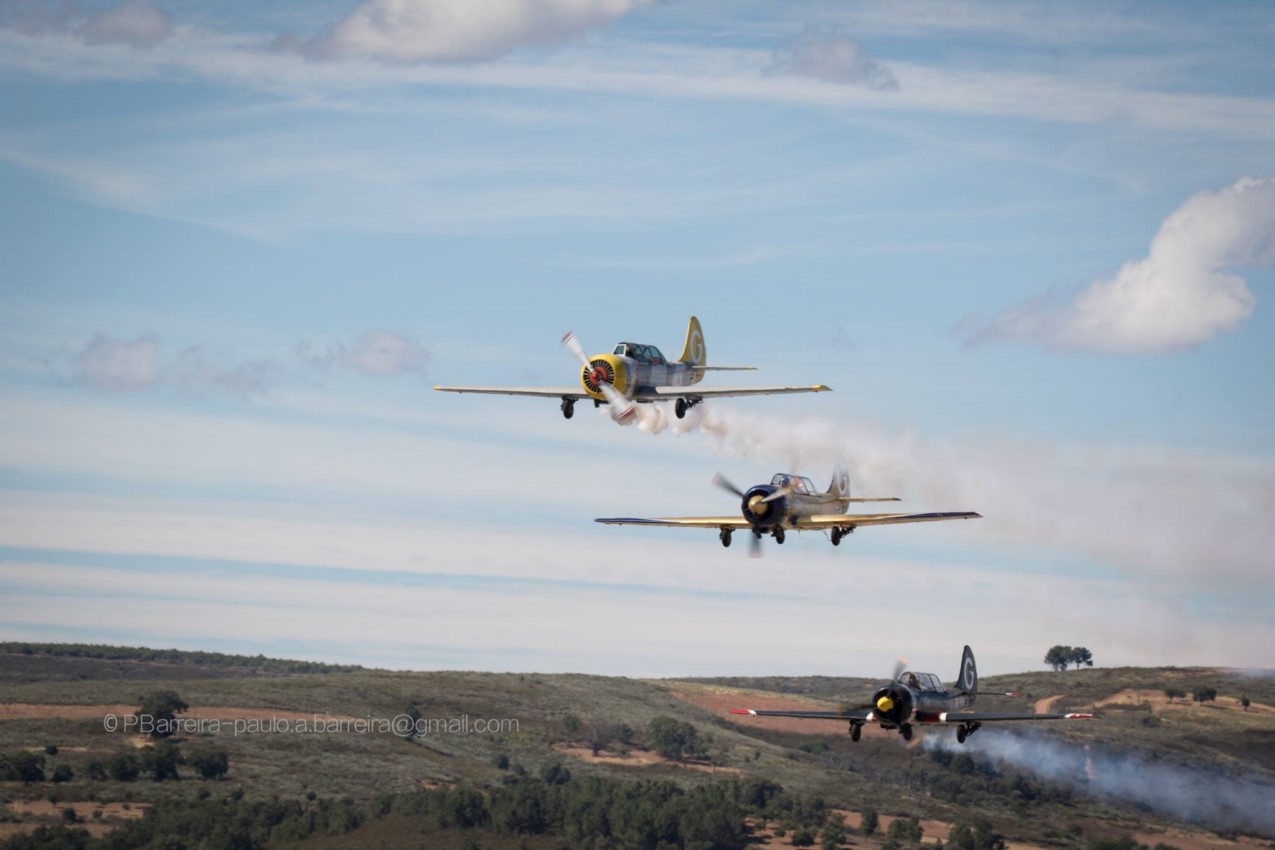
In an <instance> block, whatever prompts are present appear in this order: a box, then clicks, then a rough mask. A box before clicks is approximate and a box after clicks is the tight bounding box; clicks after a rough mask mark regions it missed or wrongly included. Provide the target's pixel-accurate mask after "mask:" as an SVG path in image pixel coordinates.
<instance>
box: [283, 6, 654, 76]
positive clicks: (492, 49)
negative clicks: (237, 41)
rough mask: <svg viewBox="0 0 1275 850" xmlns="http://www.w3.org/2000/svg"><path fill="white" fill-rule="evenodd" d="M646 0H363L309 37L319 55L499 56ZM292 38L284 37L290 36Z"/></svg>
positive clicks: (305, 46)
mask: <svg viewBox="0 0 1275 850" xmlns="http://www.w3.org/2000/svg"><path fill="white" fill-rule="evenodd" d="M646 2H648V0H364V2H363V3H361V4H360V5H359V6H358V8H356V9H355V10H354V11H353V12H351V13H350V14H349V15H348V16H347V17H346V18H344V19H343V20H341V21H340V22H338V23H337V24H335V25H334V26H332V27H331V28H329V29H328V30H326V31H325V32H323V33H321V34H320V35H318V36H315V37H314V38H313V39H310V40H309V41H307V42H304V43H298V46H299V47H301V49H302V50H303V52H304V53H305V54H306V55H307V56H309V57H311V58H318V59H339V58H347V57H352V56H359V57H367V58H372V59H380V60H386V61H390V62H409V63H412V62H458V61H462V62H463V61H473V60H481V59H493V58H495V57H498V56H503V55H504V54H506V53H509V52H510V51H512V50H514V49H516V48H518V47H521V46H523V45H529V44H544V43H551V42H558V41H564V40H567V39H570V38H573V37H575V36H578V35H580V34H581V33H584V32H586V31H588V30H590V29H592V28H594V27H596V26H599V25H600V24H603V23H605V22H606V21H609V20H611V19H613V18H616V17H619V16H620V15H624V14H626V13H628V12H629V11H631V10H632V9H634V8H635V7H637V6H640V5H642V4H643V3H646ZM285 43H286V42H285Z"/></svg>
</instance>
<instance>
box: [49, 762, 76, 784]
mask: <svg viewBox="0 0 1275 850" xmlns="http://www.w3.org/2000/svg"><path fill="white" fill-rule="evenodd" d="M74 776H75V772H74V771H73V770H71V765H69V764H60V765H58V766H57V767H55V768H53V781H54V782H70V781H71V779H72V778H73V777H74Z"/></svg>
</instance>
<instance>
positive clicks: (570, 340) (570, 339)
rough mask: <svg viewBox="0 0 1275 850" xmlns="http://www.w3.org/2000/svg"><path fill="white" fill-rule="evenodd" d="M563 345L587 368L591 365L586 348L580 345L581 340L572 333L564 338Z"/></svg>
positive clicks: (564, 335) (568, 333) (567, 333)
mask: <svg viewBox="0 0 1275 850" xmlns="http://www.w3.org/2000/svg"><path fill="white" fill-rule="evenodd" d="M562 344H563V345H565V346H566V347H567V350H568V351H570V352H571V353H572V354H574V355H575V356H576V358H577V359H579V361H580V362H581V363H583V364H584V365H585V366H588V365H589V355H587V354H585V353H584V346H582V345H581V344H580V340H578V339H576V335H575V334H573V333H572V332H571V331H567V332H566V333H565V334H563V336H562Z"/></svg>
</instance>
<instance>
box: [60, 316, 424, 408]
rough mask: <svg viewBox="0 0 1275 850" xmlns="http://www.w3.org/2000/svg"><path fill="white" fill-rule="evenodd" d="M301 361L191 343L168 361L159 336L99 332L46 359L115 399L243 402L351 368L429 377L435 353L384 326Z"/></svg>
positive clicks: (300, 353) (306, 349) (306, 351)
mask: <svg viewBox="0 0 1275 850" xmlns="http://www.w3.org/2000/svg"><path fill="white" fill-rule="evenodd" d="M295 356H296V359H295V362H294V363H293V364H292V365H291V366H289V365H288V364H287V363H285V362H284V361H281V360H277V359H271V358H260V359H255V360H242V359H236V358H235V357H233V356H232V355H231V354H229V353H224V352H223V353H212V352H210V351H209V350H208V348H207V347H206V346H203V345H190V346H186V347H184V348H182V349H181V350H179V351H177V352H176V354H173V355H166V354H165V352H164V349H163V345H162V342H161V340H160V337H159V336H158V335H157V334H154V333H148V334H142V335H141V336H138V337H136V338H135V339H116V338H113V337H110V336H107V335H106V334H102V333H98V334H94V336H93V337H92V338H91V339H90V340H89V341H88V342H87V343H85V344H84V345H83V347H81V348H80V349H79V350H78V351H76V352H75V353H74V354H72V355H71V356H70V358H69V361H68V360H67V358H65V357H63V358H61V362H59V358H57V357H52V358H46V362H47V363H48V371H50V372H52V373H53V374H55V375H57V374H63V375H65V376H67V377H69V378H70V380H72V381H73V382H75V383H77V384H80V385H82V386H86V387H92V388H94V389H97V390H102V391H105V392H112V393H137V392H143V391H148V390H156V389H161V388H167V389H172V390H176V391H177V392H180V393H183V394H186V395H194V396H200V395H207V394H225V395H229V396H232V397H235V398H238V399H240V400H241V401H249V400H251V399H254V398H261V397H264V396H267V395H269V394H270V393H271V392H272V391H274V390H275V389H277V388H278V387H280V386H281V385H283V384H284V383H286V382H288V381H289V380H291V381H292V382H293V383H296V382H298V381H301V380H303V379H305V378H306V377H307V376H313V375H316V374H325V373H328V372H331V371H333V370H346V371H350V372H353V373H356V374H359V375H365V376H368V377H389V376H394V375H416V376H418V377H422V376H424V375H425V372H426V367H427V366H428V363H429V349H428V347H426V345H425V344H424V342H422V341H421V340H419V339H417V338H414V337H411V336H408V335H406V334H403V333H399V332H397V331H391V330H386V329H383V328H380V329H373V330H367V331H363V332H362V333H360V334H357V335H356V336H354V337H353V338H352V339H350V340H348V341H346V340H341V341H336V342H332V343H329V344H328V345H327V346H325V347H323V348H322V349H318V348H316V347H315V346H314V345H313V344H311V343H309V342H308V341H304V340H303V341H302V342H300V343H298V344H297V346H296V351H295Z"/></svg>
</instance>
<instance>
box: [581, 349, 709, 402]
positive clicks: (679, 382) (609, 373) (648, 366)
mask: <svg viewBox="0 0 1275 850" xmlns="http://www.w3.org/2000/svg"><path fill="white" fill-rule="evenodd" d="M703 377H704V371H703V370H702V369H700V368H697V367H696V365H695V364H694V363H685V362H681V361H674V362H669V361H668V360H667V359H665V357H664V355H663V354H661V353H660V350H659V349H658V348H656V347H655V346H653V345H645V344H642V343H634V342H620V343H616V346H615V349H614V351H612V353H610V354H595V355H594V356H592V357H590V358H589V365H588V366H584V367H581V369H580V386H581V387H583V388H584V391H585V392H586V393H588V394H589V397H590V398H592V399H593V400H594V401H597V402H605V401H606V396H605V395H603V392H602V389H601V388H600V386H599V384H600V383H601V382H603V381H605V382H606V383H608V384H610V385H611V386H613V387H615V389H616V390H618V391H619V392H621V393H622V394H624V395H625V396H628V397H630V398H632V397H634V396H638V397H639V398H638V400H639V401H647V400H649V399H646V398H642V396H645V395H649V394H650V393H652V392H653V391H654V390H655V388H656V387H689V386H692V385H694V384H697V383H699V382H700V380H701V379H702V378H703Z"/></svg>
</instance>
